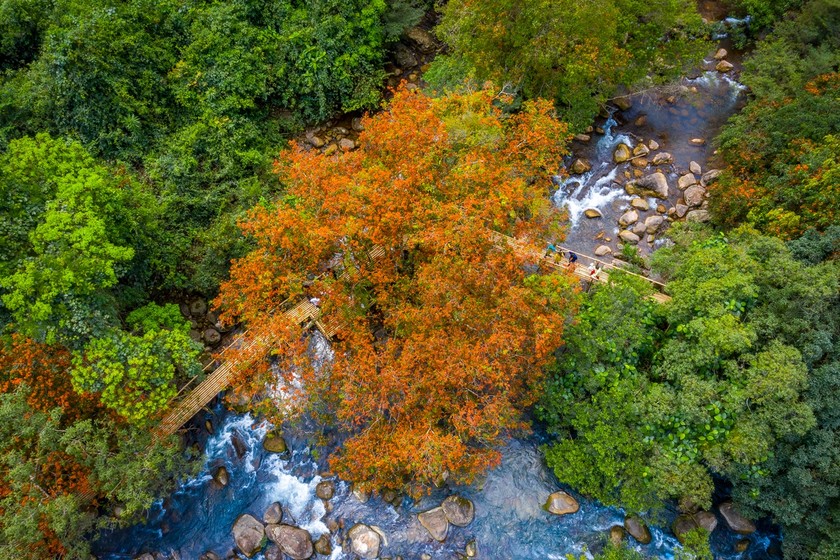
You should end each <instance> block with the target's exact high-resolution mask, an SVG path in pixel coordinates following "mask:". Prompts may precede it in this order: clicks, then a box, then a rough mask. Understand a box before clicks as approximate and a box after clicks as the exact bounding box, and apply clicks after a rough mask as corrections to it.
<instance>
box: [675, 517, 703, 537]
mask: <svg viewBox="0 0 840 560" xmlns="http://www.w3.org/2000/svg"><path fill="white" fill-rule="evenodd" d="M698 527H700V526H699V525H698V524H697V522H696V521H694V518H693V517H691V516H690V515H680V516H679V517H677V518H676V519H675V520H674V524H673V525H671V530H672V531H673V532H674V536H676V537H677V540H678V541H680V543H682V544H685V536H686V533H688V532H690V531H693V530H694V529H697V528H698Z"/></svg>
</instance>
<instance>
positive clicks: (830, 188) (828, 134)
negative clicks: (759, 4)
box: [712, 0, 840, 239]
mask: <svg viewBox="0 0 840 560" xmlns="http://www.w3.org/2000/svg"><path fill="white" fill-rule="evenodd" d="M839 63H840V2H838V0H811V1H809V2H808V3H806V4H805V6H804V8H803V11H802V13H801V14H800V15H799V16H798V17H797V18H796V19H793V20H789V21H783V22H780V23H779V24H778V25H777V26H776V28H775V30H774V31H773V33H772V34H771V35H770V36H769V37H767V38H766V39H765V40H764V41H762V42H760V43H759V45H758V47H757V48H756V51H755V53H754V54H753V55H752V56H751V57H750V58H749V59H748V60H747V62H746V63H745V69H744V74H743V81H744V83H745V84H747V85H748V86H750V88H751V91H752V95H753V96H754V98H753V99H752V100H751V102H750V103H749V105H748V106H747V107H746V109H745V110H744V111H743V112H742V113H740V114H739V115H736V116H735V117H733V119H732V121H731V123H730V124H729V126H728V127H727V128H726V129H725V130H724V131H723V133H722V134H721V136H720V139H719V143H720V145H721V149H722V152H723V157H724V159H725V160H726V163H727V166H728V172H727V174H726V176H725V177H724V178H723V180H722V181H721V182H720V183H719V184H718V185H716V186H715V188H714V196H713V198H712V208H713V210H714V212H715V214H716V215H717V217H718V220H719V221H720V222H721V223H723V224H726V225H733V224H737V223H740V222H742V221H744V220H746V221H748V222H749V223H751V224H753V225H754V226H756V227H758V228H760V229H761V230H762V231H764V232H767V233H770V234H773V235H779V236H782V237H784V238H787V239H790V238H795V237H798V236H800V235H802V234H803V233H804V232H805V231H807V230H808V229H809V228H817V229H820V230H823V229H825V228H826V227H828V226H829V225H831V224H833V223H837V220H838V209H840V186H838V185H840V181H838V165H839V164H838V159H837V158H838V156H837V154H838V148H839V147H840V143H838V136H837V135H838V134H840V74H838V73H837V69H838V64H839Z"/></svg>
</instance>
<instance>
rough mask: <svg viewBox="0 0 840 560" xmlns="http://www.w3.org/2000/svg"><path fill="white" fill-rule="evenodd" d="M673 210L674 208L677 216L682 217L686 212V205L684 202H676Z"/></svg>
mask: <svg viewBox="0 0 840 560" xmlns="http://www.w3.org/2000/svg"><path fill="white" fill-rule="evenodd" d="M674 210H675V212H676V214H677V217H678V218H684V217H685V213H686V212H688V206H686V205H685V204H679V203H677V205H676V206H674Z"/></svg>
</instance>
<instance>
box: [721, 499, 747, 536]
mask: <svg viewBox="0 0 840 560" xmlns="http://www.w3.org/2000/svg"><path fill="white" fill-rule="evenodd" d="M718 509H719V510H720V514H721V515H722V516H723V520H724V521H726V524H727V525H729V528H730V529H732V530H733V531H735V532H736V533H739V534H741V535H749V534H750V533H755V524H754V523H753V522H752V521H750V520H749V519H747V518H746V517H744V516H743V515H741V514H740V513H738V511H737V510H736V509H735V504H733V503H732V502H724V503H722V504H720V507H719V508H718Z"/></svg>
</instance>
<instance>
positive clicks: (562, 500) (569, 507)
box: [543, 490, 580, 515]
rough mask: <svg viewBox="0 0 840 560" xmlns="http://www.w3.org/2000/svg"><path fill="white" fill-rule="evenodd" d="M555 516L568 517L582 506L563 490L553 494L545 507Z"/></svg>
mask: <svg viewBox="0 0 840 560" xmlns="http://www.w3.org/2000/svg"><path fill="white" fill-rule="evenodd" d="M543 508H545V509H546V510H547V511H548V512H549V513H553V514H554V515H567V514H569V513H575V512H576V511H577V510H579V509H580V504H578V501H577V500H576V499H574V498H573V497H572V496H570V495H569V494H567V493H566V492H563V491H562V490H560V491H557V492H554V493H552V494H551V495H550V496H549V497H548V500H547V501H546V502H545V505H544V506H543Z"/></svg>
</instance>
